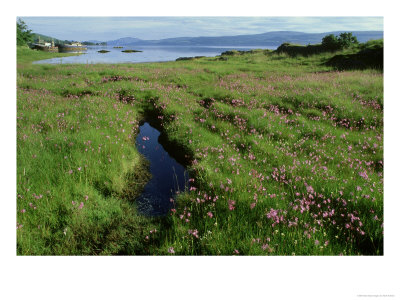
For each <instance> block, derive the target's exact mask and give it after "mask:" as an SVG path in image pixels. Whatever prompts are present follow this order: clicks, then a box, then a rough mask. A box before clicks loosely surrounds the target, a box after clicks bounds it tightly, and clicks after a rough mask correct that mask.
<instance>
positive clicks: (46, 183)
mask: <svg viewBox="0 0 400 300" xmlns="http://www.w3.org/2000/svg"><path fill="white" fill-rule="evenodd" d="M26 51H27V50H26ZM26 51H20V52H18V61H19V62H27V61H32V60H34V59H35V58H37V57H39V55H42V53H40V54H39V53H32V52H29V53H28V52H26ZM337 54H338V53H337ZM46 55H47V53H46ZM333 55H335V54H331V53H322V54H318V55H312V56H309V57H290V56H288V55H286V54H277V53H272V52H270V51H252V52H251V53H239V54H238V53H233V55H225V56H224V57H226V58H227V60H220V59H218V58H207V57H205V58H197V59H194V60H185V61H177V62H167V63H152V64H124V65H31V64H23V65H19V67H18V72H17V86H18V94H17V107H18V108H17V118H18V120H17V207H18V212H17V222H18V224H17V226H18V229H17V253H18V254H28V255H32V254H34V255H40V254H73V255H78V254H84V255H93V254H102V255H107V254H148V255H153V254H157V255H166V254H170V253H169V252H168V251H170V252H174V253H175V254H180V255H232V254H242V255H339V254H344V255H365V254H367V255H382V254H383V227H382V224H383V74H382V72H381V71H379V70H374V69H367V70H363V71H341V72H338V71H336V70H335V69H334V68H332V67H329V66H326V65H325V63H326V62H327V61H328V60H329V59H330V58H331V57H332V56H333ZM124 99H129V101H124ZM121 100H122V101H121ZM146 114H153V115H156V116H159V117H160V118H158V119H157V120H159V124H158V126H159V127H160V128H162V130H164V131H165V132H166V133H167V135H168V139H169V142H172V143H173V144H175V145H178V146H180V149H184V150H185V151H186V154H187V155H189V156H190V157H191V164H190V165H189V169H190V172H191V176H192V177H193V179H194V183H193V188H192V190H191V191H187V192H186V193H183V194H181V195H180V196H179V197H178V198H177V200H176V203H177V207H176V210H175V211H171V213H170V214H169V215H168V216H166V217H164V218H147V219H146V218H144V217H141V216H138V215H137V213H136V210H135V205H134V202H133V201H132V200H133V199H134V197H135V195H137V194H138V193H140V190H141V188H142V187H143V184H144V182H145V181H146V178H148V174H147V172H146V170H147V169H146V165H145V161H144V159H143V158H142V157H141V156H140V155H139V153H138V152H137V150H136V148H135V145H134V141H135V136H136V134H137V129H138V124H139V121H140V120H141V119H142V118H143V117H144V116H145V115H146ZM72 201H74V203H75V204H73V203H72ZM81 202H82V203H83V206H81V208H79V206H80V205H81ZM35 207H36V208H35ZM20 225H23V226H20ZM154 229H156V230H154ZM172 249H173V251H172Z"/></svg>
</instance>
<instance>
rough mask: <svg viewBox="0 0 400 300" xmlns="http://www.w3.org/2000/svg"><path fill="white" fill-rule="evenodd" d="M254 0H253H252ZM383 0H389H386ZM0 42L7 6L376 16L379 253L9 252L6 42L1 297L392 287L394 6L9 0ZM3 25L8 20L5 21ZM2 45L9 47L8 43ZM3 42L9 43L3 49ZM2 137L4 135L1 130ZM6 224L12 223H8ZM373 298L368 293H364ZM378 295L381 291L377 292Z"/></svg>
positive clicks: (26, 10)
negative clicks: (381, 136) (381, 131)
mask: <svg viewBox="0 0 400 300" xmlns="http://www.w3.org/2000/svg"><path fill="white" fill-rule="evenodd" d="M261 3H263V4H261ZM392 3H393V2H392ZM3 9H5V11H3V13H2V21H1V22H2V24H1V25H2V26H1V28H2V29H6V30H5V33H3V31H2V38H3V42H4V39H5V41H7V42H9V43H10V44H11V45H13V44H15V31H14V30H15V21H16V16H24V15H25V16H35V15H36V16H45V15H48V16H61V15H63V16H77V15H80V16H90V15H93V12H94V13H95V15H97V16H127V15H131V16H162V15H170V16H354V15H356V16H384V23H385V27H384V34H385V156H384V159H385V256H384V257H179V258H168V257H101V258H99V257H16V255H15V190H16V188H15V178H16V177H15V172H16V168H15V159H16V155H15V137H16V131H15V124H16V121H15V115H16V105H15V78H16V72H15V61H16V60H15V48H14V49H11V51H7V52H4V49H2V50H1V54H2V55H1V57H2V58H3V62H6V68H5V69H3V72H1V76H2V78H1V82H2V84H1V85H2V88H6V90H7V92H6V93H5V94H2V95H3V97H1V101H2V110H1V121H2V124H1V125H2V126H1V128H2V131H1V134H2V138H3V140H4V142H3V143H2V152H1V153H2V155H1V158H2V160H1V162H2V166H5V167H4V168H3V170H2V178H1V179H2V180H1V182H2V188H3V189H4V188H5V190H6V193H4V194H3V195H4V196H3V197H2V198H1V200H2V204H3V205H4V204H5V205H4V206H3V207H2V208H1V210H0V211H1V216H0V218H1V219H0V220H1V260H2V261H1V267H0V270H1V271H0V272H1V273H0V274H1V281H0V283H1V287H2V288H1V289H0V294H1V295H4V296H3V297H1V298H2V299H122V298H135V299H136V298H137V299H140V298H143V299H363V298H360V297H357V295H358V294H394V295H395V298H390V299H397V298H398V297H399V296H400V291H399V288H398V287H397V286H398V284H396V282H397V281H396V278H397V277H398V276H395V274H397V273H398V267H399V264H398V257H397V255H398V254H397V252H398V249H399V247H398V246H399V243H398V238H397V236H398V233H397V229H398V222H397V219H398V217H397V213H398V211H399V207H398V201H399V196H398V191H397V189H396V186H398V179H397V178H398V175H397V174H398V170H399V163H398V162H399V161H398V158H397V155H396V154H397V153H396V152H397V148H396V146H397V143H396V141H397V139H398V128H399V125H398V117H397V115H396V114H397V112H398V111H399V107H398V106H399V105H398V103H399V99H398V98H399V97H398V93H399V92H398V90H397V86H398V83H397V81H398V79H397V78H398V77H399V76H398V75H397V72H398V70H399V63H398V54H397V53H396V52H397V50H398V49H399V47H398V46H399V45H398V41H397V39H398V30H397V28H399V27H400V26H399V22H398V16H397V13H398V9H396V7H395V6H394V4H387V3H386V2H383V1H381V2H379V3H377V2H376V1H334V2H325V1H274V2H268V3H265V2H261V1H253V0H248V1H218V2H217V1H209V0H205V1H199V2H193V3H191V2H189V1H134V2H132V1H115V0H114V1H103V2H97V1H96V2H92V3H89V2H84V1H76V0H71V1H67V2H65V3H62V2H54V1H39V2H38V1H25V0H24V1H17V2H15V3H14V2H9V3H7V7H3ZM10 29H11V30H10ZM11 48H12V47H11ZM6 50H9V49H6ZM4 137H5V138H4ZM10 224H11V225H12V226H11V227H12V229H11V230H10V228H9V227H10ZM374 299H377V298H374ZM378 299H381V298H378Z"/></svg>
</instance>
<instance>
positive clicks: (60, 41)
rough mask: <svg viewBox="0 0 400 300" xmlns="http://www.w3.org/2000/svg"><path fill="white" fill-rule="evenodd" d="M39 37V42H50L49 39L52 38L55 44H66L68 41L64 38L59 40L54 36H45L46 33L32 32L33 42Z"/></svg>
mask: <svg viewBox="0 0 400 300" xmlns="http://www.w3.org/2000/svg"><path fill="white" fill-rule="evenodd" d="M39 38H40V41H41V42H49V43H51V41H53V40H54V43H55V44H58V45H59V44H67V43H68V42H69V41H66V40H59V39H56V38H53V37H51V36H47V35H43V34H39V33H33V43H37V42H38V39H39Z"/></svg>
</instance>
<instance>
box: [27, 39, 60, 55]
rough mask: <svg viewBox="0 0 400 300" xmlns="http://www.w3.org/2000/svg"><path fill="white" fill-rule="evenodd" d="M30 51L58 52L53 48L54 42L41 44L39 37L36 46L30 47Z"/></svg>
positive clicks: (55, 47)
mask: <svg viewBox="0 0 400 300" xmlns="http://www.w3.org/2000/svg"><path fill="white" fill-rule="evenodd" d="M31 48H32V49H36V50H41V51H46V52H58V47H57V46H54V40H53V41H52V42H51V43H48V42H43V43H42V42H41V41H40V37H39V39H38V42H37V43H36V44H33V45H31Z"/></svg>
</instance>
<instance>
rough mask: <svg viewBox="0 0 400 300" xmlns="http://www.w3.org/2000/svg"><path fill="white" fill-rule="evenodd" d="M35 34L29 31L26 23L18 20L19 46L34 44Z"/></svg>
mask: <svg viewBox="0 0 400 300" xmlns="http://www.w3.org/2000/svg"><path fill="white" fill-rule="evenodd" d="M32 40H33V34H32V30H29V29H28V26H27V25H26V24H25V22H24V21H22V20H21V19H18V21H17V46H25V45H27V44H28V43H30V42H32Z"/></svg>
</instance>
